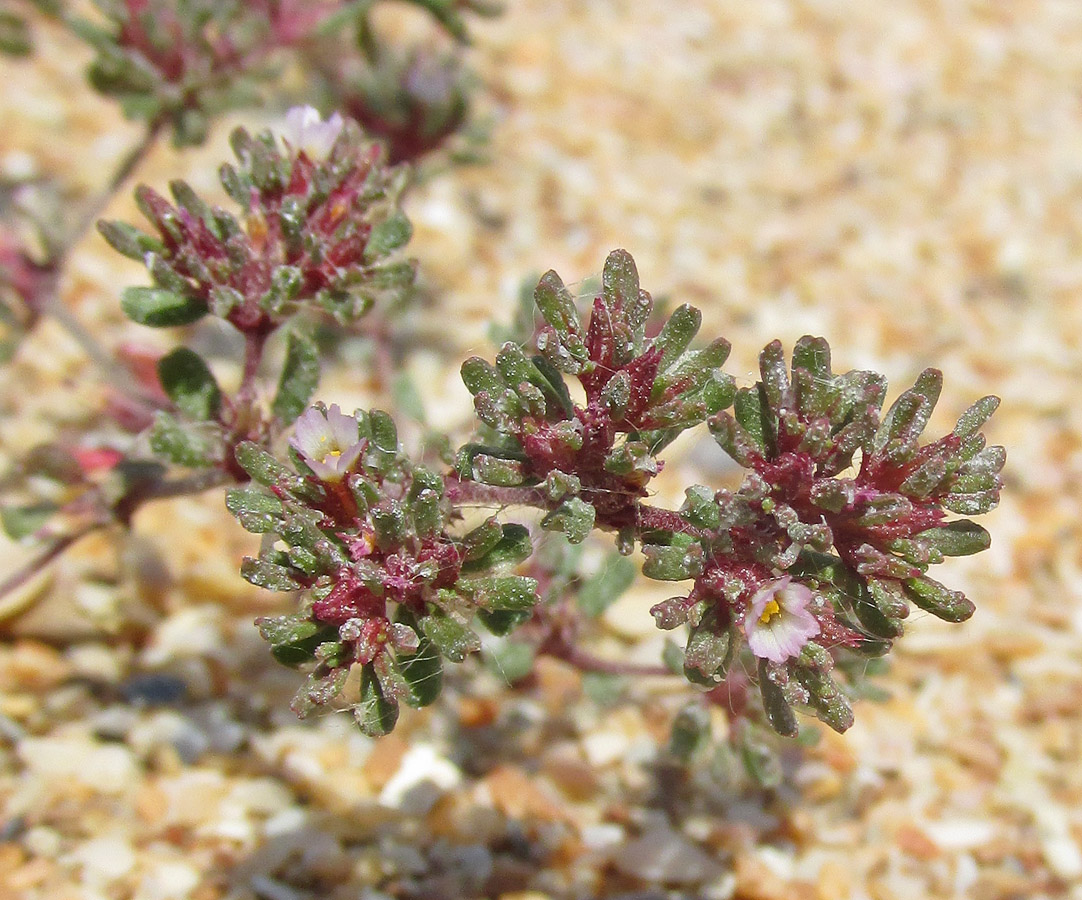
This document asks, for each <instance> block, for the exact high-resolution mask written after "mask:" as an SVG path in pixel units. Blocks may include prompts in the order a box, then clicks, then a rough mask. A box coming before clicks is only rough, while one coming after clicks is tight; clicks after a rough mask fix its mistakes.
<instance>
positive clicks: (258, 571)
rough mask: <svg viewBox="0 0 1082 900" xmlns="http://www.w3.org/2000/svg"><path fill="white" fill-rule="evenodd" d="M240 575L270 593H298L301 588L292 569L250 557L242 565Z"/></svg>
mask: <svg viewBox="0 0 1082 900" xmlns="http://www.w3.org/2000/svg"><path fill="white" fill-rule="evenodd" d="M240 574H241V577H242V578H244V580H245V581H249V582H251V583H252V584H254V585H255V586H256V587H261V588H266V589H267V590H268V591H296V590H299V589H300V587H301V585H300V583H299V582H297V581H295V580H294V578H293V570H292V569H291V568H289V567H287V566H280V565H278V564H277V563H272V562H267V561H266V560H264V559H254V558H252V557H250V556H246V557H245V558H244V561H243V562H242V563H241V566H240Z"/></svg>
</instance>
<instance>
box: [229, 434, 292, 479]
mask: <svg viewBox="0 0 1082 900" xmlns="http://www.w3.org/2000/svg"><path fill="white" fill-rule="evenodd" d="M234 456H235V458H236V460H237V464H238V465H239V466H240V467H241V468H242V469H244V471H245V472H247V473H248V474H249V475H250V476H251V477H252V480H253V481H257V482H258V483H259V484H262V485H265V486H266V487H272V486H273V485H275V484H277V483H278V482H279V481H282V480H285V479H294V480H295V479H296V478H297V475H296V473H295V472H292V471H291V470H290V469H289V467H288V466H285V465H283V464H282V463H280V462H279V461H278V460H277V459H275V458H274V457H273V456H271V454H269V453H268V452H267V451H266V450H264V449H263V448H262V447H260V446H259V444H256V443H253V442H252V441H242V442H241V443H240V444H238V445H237V449H236V451H235V452H234Z"/></svg>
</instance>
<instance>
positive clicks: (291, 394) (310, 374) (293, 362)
mask: <svg viewBox="0 0 1082 900" xmlns="http://www.w3.org/2000/svg"><path fill="white" fill-rule="evenodd" d="M318 385H319V351H318V350H317V349H316V345H315V344H314V343H313V342H312V341H311V340H309V339H308V338H307V337H305V336H303V335H301V334H298V333H297V332H296V331H291V332H290V333H289V338H288V341H287V343H286V358H285V363H284V364H283V366H282V377H281V378H280V379H279V381H278V393H277V394H276V395H275V397H274V403H273V404H272V406H271V411H272V412H273V413H274V415H275V416H276V417H277V418H278V420H279V421H280V422H281V423H282V424H283V425H289V424H290V423H291V422H293V421H294V420H295V419H296V418H297V417H298V416H299V415H300V414H301V413H302V412H304V409H305V407H306V406H307V405H308V401H309V400H311V399H312V395H313V394H314V393H315V391H316V387H318Z"/></svg>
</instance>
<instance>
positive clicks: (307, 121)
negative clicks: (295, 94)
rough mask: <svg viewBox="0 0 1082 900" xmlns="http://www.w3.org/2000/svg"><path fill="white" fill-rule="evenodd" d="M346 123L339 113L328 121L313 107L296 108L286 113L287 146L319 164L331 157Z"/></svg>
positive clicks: (285, 131)
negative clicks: (335, 143)
mask: <svg viewBox="0 0 1082 900" xmlns="http://www.w3.org/2000/svg"><path fill="white" fill-rule="evenodd" d="M344 125H345V122H344V121H343V120H342V117H341V116H340V115H339V114H338V113H334V114H333V115H332V116H331V117H330V118H328V119H327V121H325V122H324V121H323V118H322V117H321V116H320V114H319V110H318V109H316V108H315V107H312V106H294V107H293V108H292V109H290V110H289V112H287V113H286V127H285V129H284V131H283V135H282V136H283V137H284V138H285V142H286V144H288V145H289V147H291V148H292V149H293V150H296V151H297V152H298V153H304V154H305V155H306V156H307V157H308V158H309V159H310V160H312V162H319V161H320V160H324V159H326V158H327V157H328V156H330V155H331V150H332V149H333V147H334V142H335V141H337V140H338V135H340V134H341V133H342V128H343V126H344Z"/></svg>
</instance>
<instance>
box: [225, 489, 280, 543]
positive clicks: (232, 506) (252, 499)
mask: <svg viewBox="0 0 1082 900" xmlns="http://www.w3.org/2000/svg"><path fill="white" fill-rule="evenodd" d="M225 505H226V508H227V509H228V510H229V511H230V512H231V513H233V515H234V516H236V518H237V521H239V522H240V524H241V527H242V528H243V529H244V530H245V531H250V532H251V533H252V534H266V533H268V532H272V531H275V530H277V528H278V527H279V526H280V525H281V523H282V501H281V500H279V499H278V498H277V497H275V496H273V495H271V494H267V493H264V492H263V491H257V490H253V489H251V488H231V489H230V490H228V491H227V492H226V495H225Z"/></svg>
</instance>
